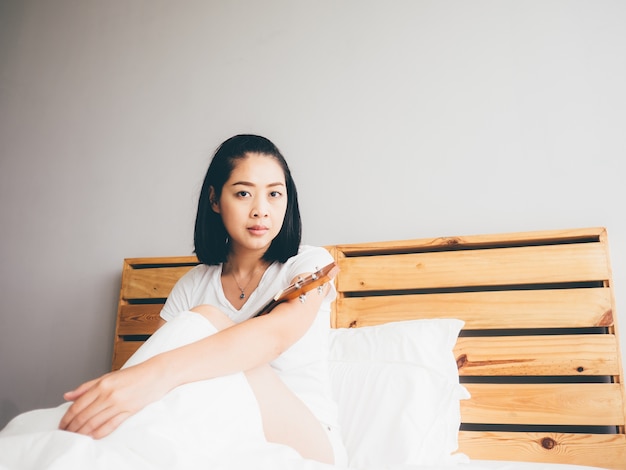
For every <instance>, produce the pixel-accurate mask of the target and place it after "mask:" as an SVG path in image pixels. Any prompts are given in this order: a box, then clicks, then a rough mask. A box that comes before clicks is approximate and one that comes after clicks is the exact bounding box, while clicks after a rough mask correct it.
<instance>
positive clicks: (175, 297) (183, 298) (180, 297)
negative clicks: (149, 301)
mask: <svg viewBox="0 0 626 470" xmlns="http://www.w3.org/2000/svg"><path fill="white" fill-rule="evenodd" d="M196 275H197V268H194V269H191V270H190V271H188V272H187V273H185V274H184V275H183V276H182V277H181V278H180V279H179V280H178V281H177V282H176V284H174V287H173V288H172V291H171V292H170V295H169V296H168V297H167V300H166V301H165V305H163V308H162V309H161V318H163V320H165V321H170V320H172V319H173V318H175V317H176V316H177V315H178V314H179V313H180V312H184V311H186V310H189V309H190V308H193V307H195V305H191V299H192V294H193V290H194V285H195V282H196V281H195V279H196Z"/></svg>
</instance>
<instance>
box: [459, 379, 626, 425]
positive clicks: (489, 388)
mask: <svg viewBox="0 0 626 470" xmlns="http://www.w3.org/2000/svg"><path fill="white" fill-rule="evenodd" d="M464 386H465V387H466V388H467V390H468V391H469V392H470V394H471V395H472V398H471V399H470V400H461V421H462V422H463V423H481V424H542V425H588V426H609V425H610V426H613V425H615V426H621V425H623V424H624V414H623V413H622V392H621V390H620V384H617V383H587V384H567V383H560V384H506V385H502V384H464Z"/></svg>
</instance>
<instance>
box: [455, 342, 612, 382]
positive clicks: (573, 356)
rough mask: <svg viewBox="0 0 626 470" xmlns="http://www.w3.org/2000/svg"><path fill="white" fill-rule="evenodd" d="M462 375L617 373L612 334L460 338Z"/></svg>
mask: <svg viewBox="0 0 626 470" xmlns="http://www.w3.org/2000/svg"><path fill="white" fill-rule="evenodd" d="M454 354H455V357H456V358H457V365H458V366H459V374H460V375H461V376H506V375H514V376H515V375H516V376H529V375H533V376H559V375H565V376H589V375H605V376H611V375H619V373H620V372H619V364H618V361H617V340H616V337H615V336H614V335H591V334H586V335H560V336H553V335H542V336H496V337H467V338H459V339H458V341H457V344H456V347H455V349H454Z"/></svg>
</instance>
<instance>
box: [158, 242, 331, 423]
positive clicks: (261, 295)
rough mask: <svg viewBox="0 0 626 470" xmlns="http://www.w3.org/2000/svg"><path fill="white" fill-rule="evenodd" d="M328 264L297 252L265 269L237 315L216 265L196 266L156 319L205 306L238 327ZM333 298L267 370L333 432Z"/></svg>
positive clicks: (321, 252) (311, 251)
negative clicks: (330, 362) (293, 284)
mask: <svg viewBox="0 0 626 470" xmlns="http://www.w3.org/2000/svg"><path fill="white" fill-rule="evenodd" d="M332 261H333V258H332V256H331V255H330V253H328V251H327V250H325V249H324V248H320V247H312V246H307V245H303V246H301V247H300V250H299V252H298V254H297V255H296V256H293V257H292V258H290V259H288V260H287V262H285V263H284V264H282V263H278V262H274V263H272V264H271V265H270V266H269V267H268V268H267V270H266V271H265V273H264V274H263V277H262V278H261V281H260V283H259V285H258V287H257V288H256V289H255V290H254V291H253V292H252V293H251V294H250V296H249V297H248V300H247V301H246V303H245V304H244V305H243V307H242V308H241V310H237V309H236V308H234V307H233V306H232V304H231V303H230V302H229V301H228V300H227V299H226V296H225V295H224V290H223V289H222V282H221V274H222V265H221V264H220V265H217V266H207V265H204V264H200V265H198V266H196V267H195V268H193V269H191V270H190V271H189V272H187V273H186V274H185V275H184V276H183V277H181V278H180V280H179V281H178V282H177V283H176V285H175V286H174V288H173V289H172V292H171V293H170V295H169V297H168V299H167V301H166V302H165V305H164V306H163V309H162V310H161V317H162V318H163V319H164V320H171V319H173V318H174V317H176V315H177V314H178V313H179V312H183V311H186V310H189V309H191V308H193V307H196V306H198V305H202V304H209V305H213V306H215V307H217V308H219V309H220V310H221V311H222V312H223V313H224V314H225V315H227V316H228V317H230V318H231V319H232V320H233V321H234V322H236V323H239V322H242V321H244V320H247V319H249V318H251V317H252V316H253V315H254V314H255V313H256V312H257V311H258V310H259V309H260V308H261V307H263V306H264V305H265V304H266V303H267V302H268V301H269V300H270V299H271V298H272V297H273V296H275V295H276V294H277V293H278V292H280V291H281V290H283V289H284V288H285V287H287V286H288V285H289V284H290V283H291V281H292V280H293V279H294V278H295V277H296V276H297V275H299V274H302V273H309V272H314V271H316V270H318V269H320V268H322V267H324V266H326V265H327V264H329V263H330V262H332ZM331 286H332V283H331ZM308 295H317V292H315V291H313V292H310V293H309V294H308ZM335 297H336V291H335V289H334V287H332V288H331V290H330V291H329V293H328V294H327V295H326V298H325V299H324V301H323V302H322V305H321V307H320V310H319V312H318V314H317V317H316V319H315V321H314V322H313V324H312V325H311V327H310V328H309V329H308V331H307V332H306V333H305V334H304V336H303V337H302V338H300V339H299V340H298V341H297V342H296V343H294V344H293V345H292V346H291V347H290V348H289V349H288V350H286V351H285V352H284V353H283V354H281V355H280V356H279V357H278V358H276V359H275V360H274V361H272V363H271V364H270V365H271V366H272V367H273V369H274V370H275V371H276V372H277V373H278V375H279V376H280V378H281V379H282V380H283V381H284V382H285V384H286V385H287V386H288V387H289V388H290V389H291V391H292V392H293V393H294V394H296V396H298V397H299V398H300V399H301V400H302V401H303V402H304V403H305V404H306V405H307V406H308V407H309V409H310V410H311V411H312V412H313V414H314V415H315V416H316V417H317V418H318V419H319V420H320V421H321V422H322V423H325V424H328V425H330V426H336V425H337V422H338V419H337V407H336V404H335V402H334V400H333V399H332V394H331V388H330V379H329V372H328V348H329V344H328V333H329V330H330V304H331V302H332V301H333V300H334V299H335Z"/></svg>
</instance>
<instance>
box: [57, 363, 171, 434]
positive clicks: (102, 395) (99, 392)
mask: <svg viewBox="0 0 626 470" xmlns="http://www.w3.org/2000/svg"><path fill="white" fill-rule="evenodd" d="M147 363H148V361H146V362H144V363H142V364H138V365H135V366H132V367H129V368H126V369H122V370H119V371H116V372H111V373H109V374H106V375H103V376H102V377H100V378H98V379H95V380H91V381H89V382H86V383H84V384H82V385H81V386H80V387H78V388H77V389H76V390H72V391H71V392H67V393H66V394H65V397H66V399H68V400H72V399H73V400H74V403H72V405H71V406H70V407H69V408H68V409H67V411H66V412H65V415H64V416H63V418H62V419H61V422H60V423H59V429H62V430H65V431H71V432H77V433H79V434H85V435H89V436H92V437H94V438H96V439H99V438H101V437H104V436H107V435H108V434H110V433H111V432H113V431H114V430H115V429H117V427H118V426H119V425H120V424H121V423H122V422H123V421H124V420H125V419H127V418H128V417H129V416H131V415H133V414H135V413H136V412H137V411H139V410H141V409H142V408H143V407H145V406H146V405H147V404H149V403H152V402H154V401H156V400H158V399H160V398H161V397H162V396H163V395H165V393H167V391H168V390H169V388H168V386H167V384H166V383H164V382H165V381H164V380H163V377H162V375H161V374H160V373H159V367H154V366H150V365H148V364H147Z"/></svg>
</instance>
